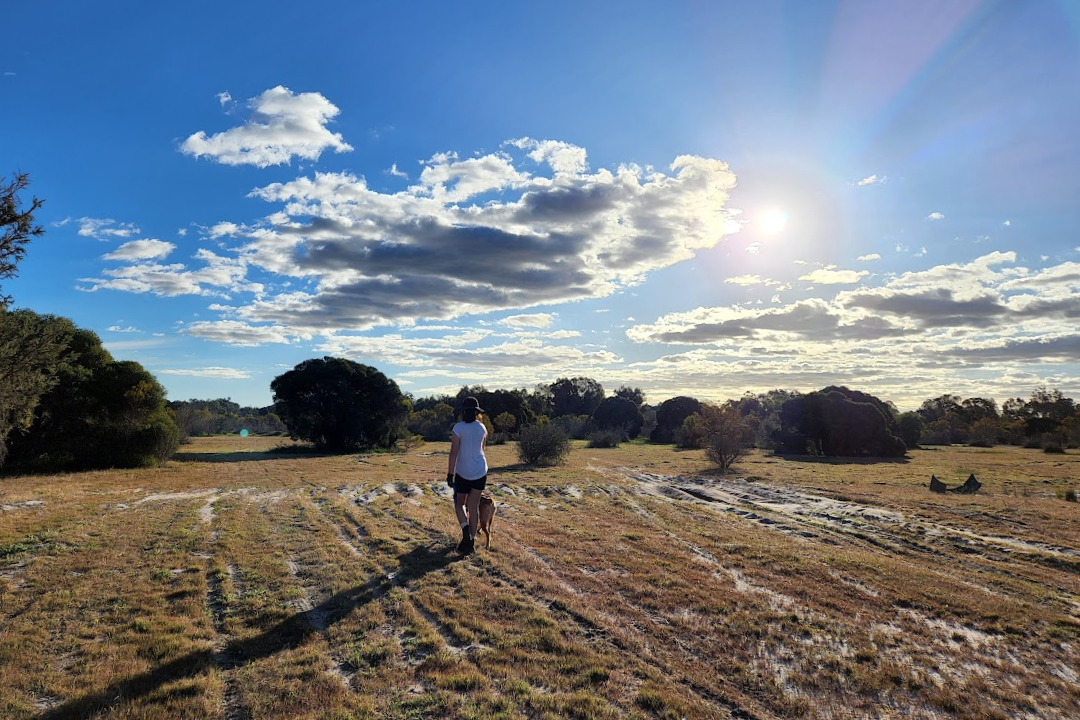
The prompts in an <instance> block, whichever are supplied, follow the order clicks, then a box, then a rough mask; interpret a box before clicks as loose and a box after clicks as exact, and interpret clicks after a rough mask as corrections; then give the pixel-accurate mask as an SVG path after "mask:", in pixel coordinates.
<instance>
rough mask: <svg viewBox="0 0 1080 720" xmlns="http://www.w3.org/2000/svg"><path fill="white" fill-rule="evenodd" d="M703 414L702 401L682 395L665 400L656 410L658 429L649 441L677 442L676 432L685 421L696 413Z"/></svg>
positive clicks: (652, 433) (653, 432)
mask: <svg viewBox="0 0 1080 720" xmlns="http://www.w3.org/2000/svg"><path fill="white" fill-rule="evenodd" d="M698 412H701V401H699V400H696V399H694V398H692V397H686V396H685V395H680V396H678V397H673V398H671V399H669V400H665V401H664V402H662V403H660V406H659V407H658V408H656V427H655V428H653V431H652V432H651V433H650V434H649V440H651V441H652V442H655V443H671V442H675V431H677V430H678V429H679V428H681V427H682V424H683V421H684V420H686V418H688V417H690V416H691V415H693V414H694V413H698Z"/></svg>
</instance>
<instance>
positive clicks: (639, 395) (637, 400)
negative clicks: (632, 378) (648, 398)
mask: <svg viewBox="0 0 1080 720" xmlns="http://www.w3.org/2000/svg"><path fill="white" fill-rule="evenodd" d="M615 397H618V398H624V399H626V400H629V401H630V402H632V403H634V404H635V405H637V406H638V407H641V406H642V405H644V404H645V393H644V392H642V390H641V388H632V387H627V386H626V385H623V386H622V387H620V388H619V389H618V390H616V391H615Z"/></svg>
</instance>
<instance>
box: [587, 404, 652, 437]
mask: <svg viewBox="0 0 1080 720" xmlns="http://www.w3.org/2000/svg"><path fill="white" fill-rule="evenodd" d="M592 419H593V422H594V423H595V424H596V427H598V428H599V429H601V430H623V431H625V432H626V437H628V438H630V439H633V438H636V437H637V436H638V435H639V434H641V426H642V425H644V424H645V418H644V417H643V416H642V415H641V410H640V409H639V408H638V406H637V405H636V404H635V403H634V402H633V401H632V400H628V399H626V398H623V397H609V398H604V400H603V402H601V403H600V404H599V405H598V406H597V407H596V410H595V411H594V412H593V414H592Z"/></svg>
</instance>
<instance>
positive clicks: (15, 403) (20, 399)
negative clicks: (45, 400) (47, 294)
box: [0, 308, 75, 466]
mask: <svg viewBox="0 0 1080 720" xmlns="http://www.w3.org/2000/svg"><path fill="white" fill-rule="evenodd" d="M74 332H75V326H74V325H73V324H72V323H71V321H70V320H67V319H66V318H58V317H55V316H52V315H39V314H37V313H35V312H32V311H30V310H16V311H14V312H8V311H7V310H4V309H3V308H0V466H2V465H3V464H4V462H5V458H6V456H7V438H8V435H9V434H10V433H11V432H12V431H13V430H26V429H27V428H29V427H30V425H31V424H32V423H33V422H34V409H35V408H36V407H37V404H38V401H39V400H40V399H41V396H42V394H43V393H45V392H46V391H48V390H49V389H50V388H52V387H53V386H55V385H56V383H57V380H58V378H57V374H56V367H57V365H58V364H59V363H60V360H61V358H62V357H63V356H64V353H65V352H66V351H67V346H68V342H69V341H70V339H71V336H72V334H73V333H74Z"/></svg>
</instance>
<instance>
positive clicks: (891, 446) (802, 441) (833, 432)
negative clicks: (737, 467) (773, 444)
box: [775, 387, 907, 457]
mask: <svg viewBox="0 0 1080 720" xmlns="http://www.w3.org/2000/svg"><path fill="white" fill-rule="evenodd" d="M845 391H846V392H845ZM862 398H868V399H869V400H867V401H865V402H864V401H862ZM883 407H886V408H887V407H888V406H886V405H885V404H884V403H882V402H881V401H880V400H877V399H876V398H873V397H872V396H869V395H866V394H865V393H860V392H856V391H847V389H846V388H834V387H829V388H825V389H824V390H822V391H820V392H813V393H810V394H808V395H803V396H801V397H797V398H792V399H790V400H788V401H787V402H785V403H784V406H783V409H782V410H781V412H780V422H781V430H780V431H779V432H778V433H777V436H776V438H775V439H776V441H777V445H778V448H779V449H780V452H783V453H793V454H806V453H808V454H811V455H825V456H834V457H900V456H903V455H904V453H905V451H906V450H907V448H906V446H905V445H904V441H903V440H901V439H900V438H899V437H897V436H896V435H895V434H894V433H893V432H892V430H891V429H890V423H889V419H888V418H887V417H886V414H885V413H886V411H883V409H882V408H883Z"/></svg>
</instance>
